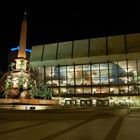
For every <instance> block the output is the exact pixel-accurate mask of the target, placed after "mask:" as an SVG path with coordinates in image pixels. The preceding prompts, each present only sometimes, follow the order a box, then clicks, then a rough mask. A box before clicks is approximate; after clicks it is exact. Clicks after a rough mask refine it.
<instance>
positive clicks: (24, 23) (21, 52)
mask: <svg viewBox="0 0 140 140" xmlns="http://www.w3.org/2000/svg"><path fill="white" fill-rule="evenodd" d="M26 14H27V13H26V12H25V13H24V19H23V21H22V25H21V34H20V43H19V51H18V58H26V37H27V20H26Z"/></svg>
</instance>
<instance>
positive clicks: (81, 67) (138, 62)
mask: <svg viewBox="0 0 140 140" xmlns="http://www.w3.org/2000/svg"><path fill="white" fill-rule="evenodd" d="M139 38H140V33H135V34H125V35H117V36H108V37H99V38H90V39H84V40H73V41H69V42H59V43H55V44H52V45H51V44H47V45H44V46H43V47H44V49H42V53H41V54H40V58H39V59H38V60H37V57H36V54H38V46H34V47H33V48H34V49H33V50H34V51H33V52H32V54H31V64H32V68H34V69H36V70H37V71H38V75H39V78H38V79H39V81H38V83H39V84H47V85H48V86H49V88H51V89H52V91H53V97H55V98H58V99H60V100H61V101H62V100H70V102H69V101H68V102H66V104H73V103H72V102H74V104H75V100H76V104H79V105H84V104H88V105H89V104H90V103H91V102H90V101H89V100H92V104H93V105H95V104H96V105H108V104H109V105H135V106H138V105H139V106H140V57H139V56H140V47H139V46H140V39H139ZM36 47H37V49H35V48H36ZM41 47H42V46H41ZM73 98H74V99H73ZM85 100H86V101H85ZM102 100H104V101H105V102H102ZM61 101H60V102H61ZM62 104H63V103H62Z"/></svg>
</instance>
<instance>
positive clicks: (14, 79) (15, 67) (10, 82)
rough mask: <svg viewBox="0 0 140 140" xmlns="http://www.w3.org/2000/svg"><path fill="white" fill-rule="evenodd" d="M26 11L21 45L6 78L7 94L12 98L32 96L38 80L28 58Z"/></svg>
mask: <svg viewBox="0 0 140 140" xmlns="http://www.w3.org/2000/svg"><path fill="white" fill-rule="evenodd" d="M26 33H27V21H26V13H25V17H24V19H23V22H22V27H21V36H20V46H19V50H18V56H17V59H15V62H14V63H13V62H12V63H11V71H10V72H9V75H8V76H7V79H6V81H5V82H6V85H5V89H6V90H5V96H6V97H7V98H8V97H12V98H17V97H20V98H31V97H32V90H33V88H35V87H36V81H35V80H33V79H31V74H30V69H29V61H28V60H27V58H26V51H25V50H26Z"/></svg>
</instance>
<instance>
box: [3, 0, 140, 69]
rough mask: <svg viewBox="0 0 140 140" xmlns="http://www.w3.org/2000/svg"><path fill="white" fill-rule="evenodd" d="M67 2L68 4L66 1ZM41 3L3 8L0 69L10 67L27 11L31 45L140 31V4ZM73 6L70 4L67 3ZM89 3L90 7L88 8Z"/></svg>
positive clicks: (28, 44) (29, 46) (29, 45)
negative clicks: (12, 51)
mask: <svg viewBox="0 0 140 140" xmlns="http://www.w3.org/2000/svg"><path fill="white" fill-rule="evenodd" d="M63 4H64V3H63ZM65 4H66V5H61V6H58V5H57V4H56V5H53V4H51V5H49V4H48V5H47V4H46V5H45V6H43V7H42V6H41V7H40V5H37V4H36V6H35V7H34V8H29V7H28V8H23V7H22V8H21V7H20V8H19V6H17V7H18V8H17V9H15V8H10V9H9V7H8V8H7V7H6V8H7V9H9V10H8V11H7V10H6V8H4V11H3V10H0V16H1V21H0V34H1V39H0V47H1V51H0V70H1V71H6V70H7V61H8V52H9V51H10V48H13V47H17V46H18V44H19V38H20V28H21V22H22V19H23V13H24V11H27V22H28V30H27V48H31V46H32V45H39V44H46V43H55V42H59V41H69V40H76V39H84V38H91V37H100V36H108V35H117V34H125V33H137V32H140V22H139V19H140V12H139V5H137V4H130V5H129V6H128V5H121V4H118V5H117V6H116V4H113V6H111V5H110V6H105V5H104V4H102V5H101V4H100V3H99V4H97V5H96V4H92V5H90V4H89V5H90V6H89V5H85V4H84V3H83V5H82V6H81V5H80V4H71V5H69V4H67V3H65ZM67 5H69V6H67ZM88 6H89V7H88Z"/></svg>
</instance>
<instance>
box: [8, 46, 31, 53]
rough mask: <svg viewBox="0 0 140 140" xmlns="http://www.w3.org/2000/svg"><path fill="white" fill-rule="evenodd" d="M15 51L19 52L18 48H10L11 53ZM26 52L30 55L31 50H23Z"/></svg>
mask: <svg viewBox="0 0 140 140" xmlns="http://www.w3.org/2000/svg"><path fill="white" fill-rule="evenodd" d="M17 50H19V46H18V47H16V48H11V51H12V52H13V51H17ZM25 51H26V52H29V53H31V52H32V50H31V49H26V50H25Z"/></svg>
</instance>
